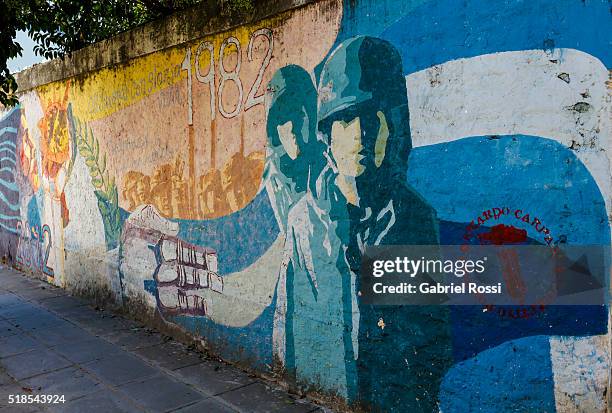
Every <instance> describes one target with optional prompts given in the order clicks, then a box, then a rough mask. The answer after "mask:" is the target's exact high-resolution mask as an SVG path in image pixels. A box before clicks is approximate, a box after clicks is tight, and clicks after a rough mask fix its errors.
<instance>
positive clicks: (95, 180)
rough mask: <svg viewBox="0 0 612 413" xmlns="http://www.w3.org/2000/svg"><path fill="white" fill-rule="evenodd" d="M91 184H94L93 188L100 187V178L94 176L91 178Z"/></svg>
mask: <svg viewBox="0 0 612 413" xmlns="http://www.w3.org/2000/svg"><path fill="white" fill-rule="evenodd" d="M91 184H92V185H93V186H94V188H96V189H101V188H102V180H101V179H99V178H95V179H92V180H91Z"/></svg>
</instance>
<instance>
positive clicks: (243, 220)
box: [174, 189, 279, 275]
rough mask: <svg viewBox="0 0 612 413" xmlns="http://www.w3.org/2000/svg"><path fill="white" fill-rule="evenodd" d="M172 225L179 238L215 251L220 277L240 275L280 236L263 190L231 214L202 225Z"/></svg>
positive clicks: (195, 223) (206, 221) (187, 221)
mask: <svg viewBox="0 0 612 413" xmlns="http://www.w3.org/2000/svg"><path fill="white" fill-rule="evenodd" d="M174 221H175V222H178V223H179V224H180V231H179V234H178V236H179V238H181V239H183V240H185V241H187V242H190V243H192V244H196V245H201V246H203V247H208V248H213V249H215V250H216V251H217V254H218V258H219V273H220V274H221V275H225V274H230V273H233V272H236V271H241V270H243V269H245V268H247V267H248V266H249V265H251V264H253V263H254V262H255V261H256V260H257V259H259V257H261V256H262V255H264V253H265V252H266V251H267V250H268V249H269V248H270V246H271V245H272V243H273V242H274V240H275V239H276V238H277V237H278V234H279V228H278V224H277V222H276V218H275V217H274V211H273V210H272V205H271V204H270V198H269V197H268V193H267V191H266V190H265V189H264V190H262V191H260V192H259V194H257V196H256V197H255V198H254V199H253V201H251V203H249V204H248V205H247V206H246V207H244V208H243V209H241V210H240V211H237V212H235V213H233V214H230V215H227V216H224V217H221V218H217V219H210V220H204V221H189V220H174Z"/></svg>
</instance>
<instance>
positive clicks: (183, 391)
mask: <svg viewBox="0 0 612 413" xmlns="http://www.w3.org/2000/svg"><path fill="white" fill-rule="evenodd" d="M118 389H119V390H120V391H122V392H124V393H125V394H126V395H128V396H129V397H130V398H132V399H134V400H136V401H137V402H138V403H139V404H141V405H142V406H144V407H145V408H146V409H147V410H150V411H153V412H165V411H168V410H176V409H178V408H180V407H183V406H187V405H189V404H192V403H195V402H197V401H199V400H203V399H204V398H205V397H206V396H205V395H203V394H202V393H199V392H198V391H197V390H195V389H194V388H193V387H191V386H189V385H187V384H184V383H179V382H178V381H176V380H174V379H171V378H170V377H168V376H167V375H165V374H164V375H159V376H156V377H151V378H148V379H144V380H138V381H135V382H132V383H129V384H126V385H123V386H120V387H119V388H118Z"/></svg>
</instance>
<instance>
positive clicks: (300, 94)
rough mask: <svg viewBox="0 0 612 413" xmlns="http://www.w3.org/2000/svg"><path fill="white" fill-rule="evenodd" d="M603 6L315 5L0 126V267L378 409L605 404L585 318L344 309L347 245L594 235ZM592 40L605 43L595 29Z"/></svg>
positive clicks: (602, 235)
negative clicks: (134, 312)
mask: <svg viewBox="0 0 612 413" xmlns="http://www.w3.org/2000/svg"><path fill="white" fill-rule="evenodd" d="M611 23H612V15H611V14H610V6H609V3H608V2H607V1H605V0H593V1H586V2H583V1H577V0H576V1H574V0H567V1H549V0H541V1H537V2H535V3H534V2H529V3H527V2H522V1H518V2H483V1H480V0H469V1H466V2H463V3H461V5H457V4H455V3H454V2H451V1H448V0H443V1H435V2H434V1H428V0H419V1H396V0H383V1H380V0H360V1H356V2H355V1H352V0H346V1H344V2H343V1H341V0H320V1H315V2H312V3H309V4H307V5H306V6H304V7H301V8H299V9H296V10H293V11H290V12H286V13H284V14H281V15H278V16H275V17H273V18H270V19H267V20H264V21H260V22H257V23H255V24H252V25H245V26H241V27H238V28H235V29H232V30H231V31H228V32H224V33H219V34H217V35H213V36H210V37H208V38H203V39H197V40H194V41H192V42H189V43H187V44H182V45H179V46H176V47H173V48H169V49H166V50H162V51H158V52H156V53H152V54H149V55H145V56H143V57H141V58H138V59H135V60H133V61H131V62H130V63H129V64H128V65H124V66H121V67H110V68H105V69H101V70H99V71H96V72H92V73H89V74H87V75H85V76H81V77H80V78H79V79H66V80H64V81H60V82H55V83H51V84H47V85H42V86H39V87H37V88H36V89H34V90H31V91H28V92H25V93H24V94H23V95H22V96H21V98H20V99H21V105H20V106H19V107H17V108H15V109H12V110H7V111H4V112H3V114H2V116H1V117H0V227H1V231H0V240H1V246H2V251H1V252H2V254H3V255H4V257H5V258H6V259H8V260H9V261H11V262H13V263H14V264H15V265H17V266H18V267H20V268H22V269H26V270H29V271H31V272H34V273H36V274H38V275H39V276H41V277H44V278H45V279H47V280H48V281H49V282H52V283H54V284H56V285H60V286H66V287H67V288H69V287H75V286H76V287H78V288H80V289H87V288H99V286H100V285H104V286H107V288H109V289H111V290H112V291H113V292H114V294H115V295H116V298H117V300H118V301H120V302H123V303H124V305H132V303H136V302H137V303H141V304H144V305H145V306H148V307H149V308H150V309H151V310H152V311H157V312H159V314H160V315H161V316H162V317H163V318H164V319H165V320H166V321H168V322H170V323H174V324H178V325H180V326H182V327H183V328H185V329H186V330H188V331H190V332H192V333H193V334H196V335H198V336H201V337H202V338H203V339H204V340H205V341H206V342H207V343H208V345H209V346H210V347H211V348H213V349H214V350H215V351H217V352H218V353H219V354H220V355H221V356H222V357H224V358H226V359H229V360H233V361H242V362H246V363H248V364H249V365H250V366H252V367H253V368H256V369H259V370H261V371H266V372H270V371H276V372H279V373H280V374H282V377H284V378H285V379H286V380H288V381H289V382H291V383H292V384H293V385H295V386H297V387H299V388H301V389H302V390H305V391H311V392H318V393H320V394H323V395H326V396H330V397H335V398H336V400H343V401H344V402H346V403H347V404H348V405H349V406H353V407H356V406H361V407H362V408H363V409H365V410H366V411H384V412H438V411H440V412H445V413H448V412H468V411H483V412H500V411H537V412H543V411H547V412H553V411H558V412H566V411H572V412H573V411H589V412H604V411H606V407H607V397H608V396H607V394H608V393H609V391H610V389H609V383H610V363H611V360H610V326H609V308H608V307H606V306H575V307H561V306H559V307H555V306H549V307H544V306H541V307H529V308H521V307H512V306H506V307H493V306H484V307H483V306H473V307H472V306H469V307H466V306H464V307H440V306H437V307H433V306H431V307H428V306H422V307H408V306H395V307H388V306H374V305H366V304H364V303H363V302H361V300H360V294H359V288H360V287H359V280H358V271H359V265H360V261H361V256H362V254H363V251H364V248H365V247H366V246H368V245H406V244H415V245H416V244H424V245H431V244H440V245H463V244H482V243H485V244H486V243H494V244H495V243H497V244H504V243H512V244H543V245H556V246H562V245H564V244H569V245H610V218H609V217H610V216H612V206H611V202H612V191H611V189H612V188H611V182H610V174H611V171H612V168H611V165H610V151H611V150H612V146H611V143H610V139H611V138H612V118H611V116H610V113H611V102H612V86H611V85H612V49H611V48H610V44H611V42H612V32H611V31H610V30H609V28H610V27H612V24H611ZM606 28H607V29H606Z"/></svg>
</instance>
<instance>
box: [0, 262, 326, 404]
mask: <svg viewBox="0 0 612 413" xmlns="http://www.w3.org/2000/svg"><path fill="white" fill-rule="evenodd" d="M10 395H13V396H14V395H22V396H21V397H24V396H25V398H26V399H27V397H28V395H31V396H32V397H31V398H32V399H34V398H35V396H37V395H38V396H39V401H40V399H41V397H40V396H41V395H63V396H64V399H65V402H63V403H61V402H60V403H57V404H54V403H32V404H9V396H10ZM4 411H7V412H9V411H10V412H39V411H51V412H55V411H57V412H87V413H95V412H104V413H109V412H181V413H187V412H202V413H209V412H210V413H214V412H295V413H307V412H323V409H322V408H319V407H317V406H315V405H313V404H311V403H309V402H308V401H306V400H295V398H294V397H292V396H291V395H289V394H287V393H286V392H284V391H282V390H279V389H277V388H275V387H274V386H273V385H271V384H270V383H268V382H265V381H263V380H260V379H257V378H254V377H252V376H250V375H248V374H246V373H244V372H243V371H241V370H239V369H237V368H234V367H232V366H229V365H226V364H223V363H221V362H218V361H215V360H211V359H209V358H207V357H206V356H205V355H204V354H202V353H199V352H196V351H193V350H190V349H188V348H187V347H186V346H184V345H182V344H181V343H178V342H176V341H174V340H171V339H170V338H169V337H165V336H163V335H161V334H159V333H157V332H155V331H153V330H151V329H148V328H146V327H144V326H142V325H139V324H137V323H135V322H133V321H131V320H126V319H124V318H122V317H119V316H115V315H113V314H112V313H109V312H104V311H96V310H95V309H93V308H91V307H90V306H89V305H88V304H87V303H86V302H85V301H83V300H80V299H78V298H75V297H71V296H69V295H68V294H67V293H66V292H65V291H64V290H62V289H59V288H55V287H53V286H50V285H49V284H46V283H43V282H42V281H38V280H34V279H32V278H29V277H27V276H23V275H22V274H20V273H18V272H16V271H14V270H12V269H9V268H6V267H3V268H0V412H4Z"/></svg>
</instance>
